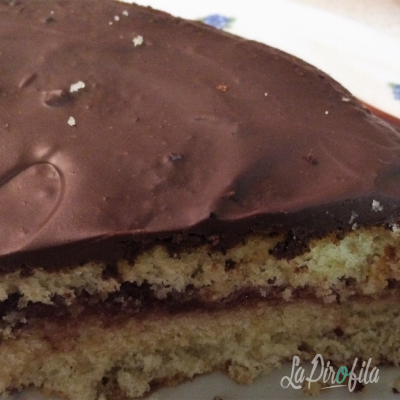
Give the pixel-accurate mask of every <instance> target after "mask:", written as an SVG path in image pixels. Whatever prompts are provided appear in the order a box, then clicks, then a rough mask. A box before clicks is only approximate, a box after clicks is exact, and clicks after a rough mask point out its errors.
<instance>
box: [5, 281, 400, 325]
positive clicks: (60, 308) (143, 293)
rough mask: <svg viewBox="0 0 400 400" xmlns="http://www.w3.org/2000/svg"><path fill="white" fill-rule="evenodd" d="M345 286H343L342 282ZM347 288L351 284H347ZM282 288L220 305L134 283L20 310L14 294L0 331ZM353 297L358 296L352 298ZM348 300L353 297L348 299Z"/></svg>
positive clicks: (107, 320) (295, 294)
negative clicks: (103, 296)
mask: <svg viewBox="0 0 400 400" xmlns="http://www.w3.org/2000/svg"><path fill="white" fill-rule="evenodd" d="M346 285H347V282H346ZM349 285H351V282H349ZM285 289H286V288H285V287H282V286H277V285H274V282H271V283H270V284H269V285H268V286H266V287H265V288H264V290H260V288H258V289H256V288H247V289H242V290H240V291H238V292H236V293H234V294H232V295H231V296H230V297H229V298H226V299H225V300H223V301H217V302H216V301H212V300H207V299H205V298H203V297H201V296H200V295H199V293H198V291H196V290H195V289H194V288H192V287H188V288H187V289H186V291H185V292H184V293H176V292H174V293H172V294H169V295H168V296H167V298H165V299H158V298H156V297H155V296H154V293H153V292H152V290H151V288H150V286H149V285H148V284H143V285H141V286H138V285H137V284H134V283H128V282H126V283H124V284H122V285H121V289H120V290H119V291H118V292H115V293H113V294H111V295H109V297H108V298H107V299H105V300H104V299H101V298H100V297H99V296H98V295H89V294H88V293H87V292H86V291H82V292H81V293H80V294H79V295H78V296H77V297H76V298H75V299H74V300H73V301H72V303H71V304H69V305H67V299H65V298H63V297H61V296H56V297H54V298H53V299H52V300H53V305H48V304H43V303H32V302H29V303H28V305H27V306H26V307H24V308H19V307H18V301H19V299H20V297H21V296H20V295H19V294H17V293H14V294H12V295H10V296H9V297H8V299H7V300H5V301H3V302H0V318H1V319H2V322H1V323H0V328H5V327H7V326H12V327H13V329H14V330H18V329H22V328H23V327H24V326H25V324H31V323H34V322H35V320H38V319H44V320H45V319H48V320H54V319H64V318H78V317H79V318H84V317H85V316H89V315H95V316H96V317H98V318H99V319H100V320H101V321H102V322H103V323H104V324H105V325H112V324H113V323H114V320H115V319H117V320H121V319H122V320H123V319H124V318H129V317H132V316H135V318H139V319H140V318H143V317H145V316H146V315H147V314H148V313H149V312H152V313H154V312H161V313H163V314H165V313H169V314H174V313H180V312H185V311H193V310H207V311H218V310H222V309H230V308H235V307H238V306H239V305H240V306H241V307H243V306H247V305H250V304H251V303H252V302H254V301H260V300H261V301H269V302H271V301H272V302H274V301H282V300H283V296H282V293H283V292H284V291H285ZM387 289H388V290H387V291H385V292H384V295H385V296H386V295H390V294H393V293H394V291H398V290H399V289H400V282H398V281H395V280H393V279H391V280H390V281H389V282H388V286H387ZM355 296H356V297H357V296H358V297H359V295H355ZM351 297H354V295H353V296H351ZM304 298H309V299H310V298H311V299H314V301H321V300H318V299H316V298H315V294H314V293H313V292H312V290H310V288H308V287H304V288H297V289H295V290H293V291H292V295H291V301H292V300H296V299H304ZM285 301H286V300H285ZM336 302H337V303H338V304H341V299H340V296H339V295H337V298H336Z"/></svg>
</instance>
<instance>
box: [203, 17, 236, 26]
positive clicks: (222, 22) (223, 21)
mask: <svg viewBox="0 0 400 400" xmlns="http://www.w3.org/2000/svg"><path fill="white" fill-rule="evenodd" d="M201 21H202V22H204V23H205V24H207V25H211V26H213V27H214V28H217V29H225V28H229V27H230V25H231V23H232V22H233V21H234V18H229V17H226V16H225V15H222V14H211V15H208V16H207V17H204V18H202V19H201Z"/></svg>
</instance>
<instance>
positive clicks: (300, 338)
mask: <svg viewBox="0 0 400 400" xmlns="http://www.w3.org/2000/svg"><path fill="white" fill-rule="evenodd" d="M399 300H400V298H399V296H397V295H391V296H388V297H387V298H384V299H383V298H382V299H379V300H375V301H373V302H371V301H370V299H369V298H359V299H357V300H353V301H351V302H349V303H348V304H346V305H339V304H337V303H332V304H324V303H322V302H317V301H315V300H298V301H295V302H273V303H271V302H268V301H260V302H257V303H252V304H243V305H241V306H239V307H236V308H231V309H225V310H219V311H212V312H210V311H209V312H205V311H201V310H197V311H195V312H182V313H177V314H168V313H159V312H154V313H149V314H147V315H146V317H144V318H130V319H126V320H120V321H118V319H117V320H115V321H114V323H113V324H111V325H109V326H105V325H104V324H101V323H100V322H99V320H98V319H97V318H96V316H92V317H89V318H86V319H84V320H79V321H76V320H64V321H53V322H49V321H47V322H46V321H42V322H41V323H36V324H35V325H34V326H27V327H25V329H23V330H22V331H21V332H20V333H19V334H18V335H17V336H16V337H15V338H9V339H8V340H7V341H3V343H2V345H1V347H0V359H1V360H2V363H1V364H0V392H4V391H6V390H7V389H11V388H15V389H22V388H24V387H27V386H30V385H34V386H37V387H40V388H42V389H43V390H44V391H46V392H49V393H53V394H58V395H61V396H62V397H65V398H68V399H71V400H95V399H98V398H106V399H109V400H111V399H122V398H133V397H136V396H142V395H144V394H145V393H146V392H147V391H148V390H150V388H151V387H152V385H158V384H160V383H162V384H175V383H177V382H179V381H181V380H184V379H190V378H192V377H194V376H195V375H197V374H201V373H205V372H209V371H212V370H223V371H226V372H227V373H228V374H229V375H230V376H231V377H232V378H233V379H235V380H236V381H238V382H243V383H249V382H251V381H252V380H253V379H255V378H256V377H257V376H258V375H259V374H260V373H262V372H266V371H268V370H269V369H270V368H273V367H276V366H277V365H279V364H280V363H281V362H282V361H284V360H290V359H291V358H292V357H293V355H295V354H298V355H299V356H300V357H301V358H302V359H303V360H306V359H311V358H312V357H314V355H315V354H317V353H319V354H321V355H322V356H323V357H324V358H325V359H329V360H331V361H332V363H337V364H338V365H343V364H348V365H352V363H353V361H354V358H355V357H361V358H365V359H368V358H372V359H373V363H380V362H385V363H387V362H389V363H394V364H398V363H399V361H400V311H399V309H398V307H397V304H398V302H399Z"/></svg>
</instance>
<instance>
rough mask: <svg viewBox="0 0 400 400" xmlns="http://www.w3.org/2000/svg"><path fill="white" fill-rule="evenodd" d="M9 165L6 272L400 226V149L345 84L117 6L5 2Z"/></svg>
mask: <svg viewBox="0 0 400 400" xmlns="http://www.w3.org/2000/svg"><path fill="white" fill-rule="evenodd" d="M0 154H1V157H0V176H1V178H0V183H1V186H0V269H1V270H11V269H12V268H15V267H18V266H20V265H33V266H35V265H42V266H46V265H48V266H62V265H73V264H74V263H77V262H78V263H82V262H85V261H87V260H90V259H96V260H103V261H110V260H114V259H117V258H119V257H125V256H127V253H130V252H134V250H132V248H134V247H135V246H136V245H137V244H138V243H141V242H142V241H144V240H145V241H147V242H152V241H154V240H156V239H157V240H173V239H171V238H175V237H177V236H178V235H181V234H184V235H186V236H191V237H196V238H200V239H199V240H200V241H202V240H203V241H204V240H205V241H209V240H211V241H212V240H213V239H210V237H211V238H215V235H217V236H218V240H217V241H221V242H223V241H224V240H226V243H228V242H229V241H230V240H231V239H232V238H233V237H234V238H236V239H237V238H238V237H241V236H242V235H244V234H246V233H247V232H249V231H257V230H260V231H267V232H271V231H274V230H282V229H283V230H285V231H288V232H296V231H299V232H301V233H302V234H303V235H306V236H307V235H308V236H315V235H321V234H325V233H327V232H329V231H337V230H346V229H351V228H352V227H354V224H357V226H370V225H378V224H393V223H395V222H396V221H397V219H399V217H400V134H399V133H398V132H396V130H395V129H394V128H393V127H391V126H389V125H388V124H386V123H385V122H383V121H382V120H380V119H379V118H377V117H375V116H374V115H372V114H371V113H370V112H369V111H368V110H367V109H366V108H364V107H363V106H362V105H361V104H360V103H359V102H358V101H357V100H356V99H355V98H353V97H352V96H351V95H350V94H349V93H348V92H347V91H346V90H345V89H343V88H342V87H341V86H340V85H339V84H338V83H336V82H334V81H333V80H332V79H331V78H329V77H328V76H327V75H326V74H324V73H323V72H321V71H319V70H317V69H315V68H313V67H312V66H310V65H308V64H306V63H304V62H302V61H300V60H298V59H296V58H294V57H292V56H290V55H287V54H284V53H282V52H280V51H278V50H276V49H273V48H270V47H268V46H265V45H263V44H259V43H256V42H251V41H248V40H245V39H242V38H239V37H235V36H232V35H230V34H227V33H224V32H220V31H217V30H215V29H214V28H211V27H208V26H205V25H203V24H201V23H198V22H189V21H184V20H181V19H177V18H173V17H171V16H169V15H167V14H165V13H162V12H158V11H154V10H152V9H150V8H142V7H139V6H136V5H132V6H131V5H127V4H122V3H118V2H114V1H111V0H104V1H67V0H65V1H61V0H60V1H57V0H54V1H44V0H37V1H28V0H25V1H23V0H21V1H17V2H7V1H2V2H0ZM131 250H132V251H131Z"/></svg>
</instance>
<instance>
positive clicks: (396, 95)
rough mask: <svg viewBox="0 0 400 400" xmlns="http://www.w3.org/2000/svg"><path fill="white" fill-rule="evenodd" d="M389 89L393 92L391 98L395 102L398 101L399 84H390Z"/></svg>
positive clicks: (399, 98) (399, 96) (399, 95)
mask: <svg viewBox="0 0 400 400" xmlns="http://www.w3.org/2000/svg"><path fill="white" fill-rule="evenodd" d="M390 87H391V88H392V91H393V96H394V98H395V99H396V100H400V84H399V83H391V84H390Z"/></svg>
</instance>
